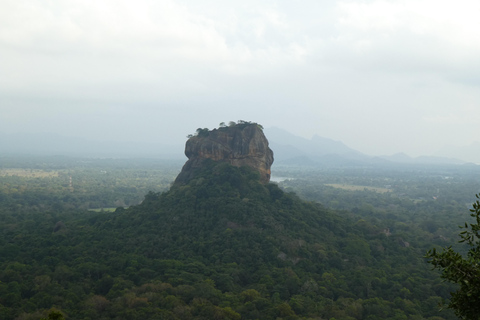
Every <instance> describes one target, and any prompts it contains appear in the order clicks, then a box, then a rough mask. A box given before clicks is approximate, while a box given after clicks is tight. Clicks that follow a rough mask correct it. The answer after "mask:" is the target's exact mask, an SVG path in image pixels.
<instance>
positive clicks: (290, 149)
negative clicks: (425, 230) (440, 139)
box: [265, 128, 480, 167]
mask: <svg viewBox="0 0 480 320" xmlns="http://www.w3.org/2000/svg"><path fill="white" fill-rule="evenodd" d="M265 135H266V136H267V138H268V140H269V142H270V147H271V148H272V150H273V151H274V157H275V164H274V165H293V166H295V165H296V166H324V167H352V166H397V165H460V164H465V161H462V160H459V159H457V158H452V157H442V156H419V157H410V156H408V155H407V154H405V153H397V154H394V155H388V156H376V157H374V156H369V155H366V154H364V153H361V152H360V151H357V150H355V149H352V148H350V147H348V146H347V145H345V144H344V143H343V142H341V141H336V140H332V139H328V138H324V137H320V136H318V135H315V136H313V137H312V139H305V138H302V137H299V136H295V135H293V134H291V133H290V132H288V131H286V130H283V129H280V128H269V129H265ZM477 149H478V150H480V148H477ZM462 159H463V158H462ZM479 159H480V153H479ZM472 162H473V161H472Z"/></svg>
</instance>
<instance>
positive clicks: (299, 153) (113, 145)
mask: <svg viewBox="0 0 480 320" xmlns="http://www.w3.org/2000/svg"><path fill="white" fill-rule="evenodd" d="M264 133H265V136H266V137H267V139H268V141H269V143H270V148H271V149H272V150H273V152H274V158H275V162H274V166H275V165H295V166H325V167H339V166H340V167H343V166H382V165H386V166H388V165H398V164H422V165H423V164H432V165H459V164H467V163H468V162H467V161H470V162H472V163H471V164H473V163H480V161H475V159H480V142H477V143H476V144H473V145H471V146H469V147H464V148H453V147H452V148H444V149H442V150H440V151H439V152H438V153H437V154H436V155H435V156H420V157H415V158H413V157H410V156H408V155H406V154H404V153H398V154H394V155H389V156H377V157H374V156H369V155H366V154H364V153H361V152H359V151H357V150H354V149H352V148H350V147H348V146H347V145H345V144H344V143H343V142H341V141H335V140H332V139H329V138H324V137H320V136H318V135H315V136H313V137H312V138H311V139H305V138H302V137H299V136H296V135H293V134H291V133H290V132H288V131H286V130H284V129H280V128H275V127H273V128H267V129H265V130H264ZM1 154H31V155H65V156H82V157H113V158H132V157H136V158H141V157H155V158H168V159H179V160H184V159H185V155H184V145H183V144H177V145H166V144H161V143H152V142H151V143H149V142H132V141H130V142H129V141H126V142H119V141H97V140H90V139H85V138H79V137H66V136H62V135H59V134H53V133H38V134H33V133H16V134H5V133H0V155H1ZM452 155H457V156H452ZM457 158H461V159H465V160H466V161H462V160H459V159H457Z"/></svg>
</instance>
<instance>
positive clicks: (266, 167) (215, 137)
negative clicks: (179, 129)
mask: <svg viewBox="0 0 480 320" xmlns="http://www.w3.org/2000/svg"><path fill="white" fill-rule="evenodd" d="M197 132H198V134H197V135H196V136H193V137H190V139H188V141H187V143H186V145H185V155H186V156H187V158H188V161H187V162H186V163H185V165H184V166H183V168H182V171H181V172H180V174H179V175H178V177H177V179H176V180H175V184H179V183H180V184H182V183H186V182H188V181H189V180H190V179H192V178H194V176H195V172H196V170H198V169H200V168H202V166H203V165H204V162H205V161H206V160H207V159H211V160H213V161H217V162H227V163H229V164H231V165H233V166H237V167H241V166H249V167H252V168H253V169H255V170H257V171H258V172H259V173H260V176H261V181H262V182H263V183H268V182H269V181H270V174H271V171H270V167H271V165H272V163H273V151H272V150H271V149H270V148H269V147H268V140H267V138H265V135H264V134H263V131H262V129H261V128H260V126H259V125H258V124H256V123H241V124H237V125H233V126H229V127H220V128H218V129H213V130H211V131H208V129H203V130H201V129H199V130H197Z"/></svg>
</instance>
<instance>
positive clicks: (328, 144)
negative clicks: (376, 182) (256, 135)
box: [265, 128, 372, 165]
mask: <svg viewBox="0 0 480 320" xmlns="http://www.w3.org/2000/svg"><path fill="white" fill-rule="evenodd" d="M265 135H266V137H267V139H268V140H269V142H270V147H271V148H272V150H273V152H274V156H275V163H276V164H292V165H293V164H297V165H341V164H344V165H355V164H364V163H365V162H371V160H372V157H370V156H367V155H365V154H363V153H361V152H359V151H357V150H354V149H352V148H350V147H348V146H346V145H345V144H344V143H343V142H341V141H335V140H332V139H328V138H324V137H320V136H318V135H315V136H313V137H312V139H310V140H309V139H305V138H302V137H299V136H295V135H293V134H291V133H290V132H288V131H286V130H283V129H280V128H268V129H265Z"/></svg>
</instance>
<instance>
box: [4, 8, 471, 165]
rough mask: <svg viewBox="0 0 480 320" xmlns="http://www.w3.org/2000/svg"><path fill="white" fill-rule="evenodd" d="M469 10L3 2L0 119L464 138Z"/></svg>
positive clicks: (384, 142)
mask: <svg viewBox="0 0 480 320" xmlns="http://www.w3.org/2000/svg"><path fill="white" fill-rule="evenodd" d="M479 17H480V2H479V1H478V0H476V1H462V0H459V1H455V2H453V1H443V0H440V1H439V0H398V1H387V0H378V1H334V0H331V1H329V0H322V1H318V0H315V1H310V0H304V1H269V0H263V1H258V0H255V1H250V0H242V1H216V0H195V1H193V0H192V1H188V0H180V1H167V0H151V1H149V0H135V1H131V0H128V1H127V0H48V1H47V0H45V1H43V0H31V1H29V0H2V1H0V132H3V133H15V132H53V133H60V134H63V135H68V136H79V137H85V138H95V139H101V140H133V141H140V140H143V141H169V142H171V143H183V142H184V141H185V140H186V138H185V137H186V135H187V134H189V133H193V132H194V131H195V129H196V128H198V127H208V128H214V127H217V126H218V124H219V123H220V122H222V121H225V122H228V121H230V120H235V121H236V120H239V119H242V120H250V121H254V122H258V123H261V124H263V125H264V127H280V128H283V129H286V130H288V131H290V132H291V133H293V134H296V135H299V136H302V137H305V138H311V137H312V136H313V135H314V134H317V135H320V136H322V137H327V138H331V139H334V140H341V141H343V142H344V143H345V144H346V145H348V146H350V147H351V148H354V149H357V150H359V151H361V152H364V153H367V154H371V155H381V154H393V153H396V152H401V151H403V152H406V153H407V154H409V155H412V156H416V155H420V154H430V153H433V152H435V151H436V150H438V149H440V148H441V147H443V146H444V145H452V146H462V145H468V144H471V143H473V142H474V141H478V140H480V88H479V87H480V19H479ZM267 138H268V137H267Z"/></svg>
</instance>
